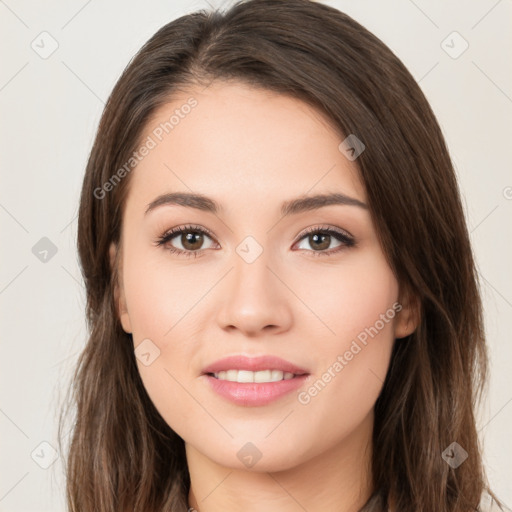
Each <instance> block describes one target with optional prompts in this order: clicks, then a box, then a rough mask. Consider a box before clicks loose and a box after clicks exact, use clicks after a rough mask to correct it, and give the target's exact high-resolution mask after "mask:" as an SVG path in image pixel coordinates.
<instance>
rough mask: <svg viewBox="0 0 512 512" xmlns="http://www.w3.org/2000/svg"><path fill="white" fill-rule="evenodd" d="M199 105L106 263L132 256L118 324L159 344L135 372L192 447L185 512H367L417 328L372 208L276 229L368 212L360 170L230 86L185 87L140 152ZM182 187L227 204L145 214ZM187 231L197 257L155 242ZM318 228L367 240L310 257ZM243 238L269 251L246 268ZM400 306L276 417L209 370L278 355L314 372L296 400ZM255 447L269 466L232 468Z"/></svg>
mask: <svg viewBox="0 0 512 512" xmlns="http://www.w3.org/2000/svg"><path fill="white" fill-rule="evenodd" d="M190 96H193V97H194V98H196V99H197V101H198V105H197V106H196V107H195V108H194V109H193V110H192V111H191V113H190V114H188V115H187V116H185V117H184V119H181V120H180V123H179V124H178V125H177V126H176V127H175V128H174V129H173V131H172V132H170V133H169V134H168V135H167V136H166V137H165V138H163V140H162V141H161V142H160V143H159V144H158V145H157V146H156V147H155V148H154V149H152V150H151V151H150V153H149V154H148V155H147V156H146V157H145V158H144V159H143V160H142V161H141V162H140V163H139V164H138V166H137V167H136V169H135V170H134V171H133V173H132V175H131V176H130V180H131V182H130V189H129V193H128V196H127V200H126V203H125V205H124V213H123V225H122V238H121V247H116V246H115V245H112V247H111V257H112V261H114V256H115V254H116V251H118V250H121V255H120V276H121V278H120V283H119V286H118V292H117V306H118V311H119V315H120V319H121V323H122V326H123V329H124V330H125V331H126V332H128V333H132V335H133V342H134V347H135V348H136V347H137V346H138V345H139V344H140V343H141V342H142V341H143V340H145V339H150V340H151V343H152V344H154V345H152V346H155V347H158V350H159V351H160V355H159V356H158V357H157V358H156V359H155V360H154V361H153V362H152V363H151V364H150V365H149V366H145V365H144V364H141V362H140V360H139V359H137V365H138V368H139V372H140V375H141V378H142V381H143V383H144V386H145V388H146V389H147V392H148V394H149V396H150V397H151V399H152V401H153V402H154V404H155V406H156V408H157V409H158V411H159V412H160V414H161V415H162V417H163V418H164V419H165V421H166V422H167V423H168V424H169V425H170V427H171V428H172V429H173V430H174V431H175V432H177V433H178V434H179V435H180V436H181V437H182V438H183V439H184V441H185V445H186V453H187V460H188V466H189V472H190V475H191V489H190V493H189V503H190V506H192V507H194V508H195V509H197V510H199V511H201V512H213V511H224V512H225V511H230V510H233V511H234V510H245V511H266V510H270V509H273V510H274V509H278V510H280V511H281V512H292V511H293V512H298V511H303V510H304V509H306V510H308V511H310V512H314V511H323V512H325V511H335V510H336V511H337V512H339V511H340V510H341V511H347V512H348V511H356V510H358V508H359V507H360V506H361V505H362V504H363V503H364V502H365V501H366V500H367V498H368V497H369V495H370V493H371V481H370V479H369V477H368V475H369V468H370V460H371V449H372V447H371V434H372V427H373V407H374V404H375V401H376V399H377V397H378V395H379V392H380V390H381V388H382V384H383V380H384V377H385V375H386V372H387V369H388V365H389V360H390V354H391V350H392V346H393V342H394V339H395V338H401V337H404V336H407V335H408V334H410V333H411V332H412V331H413V330H414V328H415V326H416V325H417V321H416V320H415V317H414V314H413V310H412V308H411V307H410V306H409V304H408V302H407V301H406V300H405V297H404V296H402V295H403V294H401V293H400V287H399V284H398V282H397V280H396V277H395V276H394V274H393V272H392V270H391V268H390V267H389V265H388V263H387V261H386V259H385V257H384V254H383V252H382V249H381V246H380V244H379V241H378V238H377V233H376V232H375V229H374V225H373V223H372V219H371V217H370V214H369V211H368V210H367V209H364V208H360V207H357V206H350V205H330V206H327V207H323V208H320V209H318V210H313V211H306V212H302V213H299V214H296V215H291V216H287V217H282V216H281V213H280V207H281V203H282V202H283V201H286V200H290V199H292V198H296V197H298V196H302V195H304V194H308V195H312V194H316V193H326V192H341V193H344V194H346V195H348V196H350V197H353V198H356V199H358V200H360V201H362V202H365V203H366V202H367V200H366V194H365V190H364V186H363V185H362V183H361V181H360V179H359V175H358V170H357V165H356V164H357V160H356V161H355V162H351V161H349V160H348V159H347V158H346V157H345V156H344V154H342V153H341V152H340V151H339V149H338V146H339V144H340V142H341V141H342V140H343V139H344V136H342V135H341V134H340V133H339V132H338V131H337V130H336V129H335V128H334V127H333V126H332V124H331V123H330V122H329V120H328V119H327V118H326V117H324V115H323V114H322V113H320V112H318V111H317V110H316V109H313V108H312V107H310V106H308V105H306V104H304V103H302V102H300V101H299V100H297V99H293V98H290V97H286V96H283V95H279V94H276V93H273V92H269V91H265V90H261V89H255V88H252V87H249V86H247V85H243V84H241V83H236V82H221V81H216V82H213V83H212V84H211V85H210V86H209V87H208V88H205V89H202V88H199V87H198V88H191V89H190V90H189V91H187V94H185V93H184V92H181V93H180V95H179V96H175V97H174V98H173V100H172V102H170V103H168V104H166V105H164V106H162V107H161V108H160V110H159V111H158V112H157V113H156V116H155V117H154V119H152V120H151V122H150V123H148V125H147V127H146V129H145V131H144V134H143V140H144V139H145V138H146V137H147V136H148V135H151V133H152V130H154V128H155V127H156V126H157V125H158V124H159V123H160V122H164V121H165V120H168V119H169V117H170V115H171V114H172V113H173V111H174V110H175V109H176V108H179V106H180V105H183V104H184V103H185V102H186V100H187V99H188V98H189V97H190ZM176 191H184V192H191V191H193V192H196V193H201V194H204V195H207V196H209V197H212V198H214V199H215V200H216V201H217V202H218V203H220V204H221V205H222V207H223V210H222V211H221V212H220V213H219V214H217V215H215V214H213V213H210V212H205V211H200V210H197V209H193V208H190V207H185V206H177V205H164V206H160V207H158V208H155V209H153V210H151V211H150V212H149V213H148V214H146V215H145V211H146V209H147V207H148V205H149V204H150V203H151V202H152V201H153V200H154V199H155V198H156V197H157V196H159V195H161V194H163V193H167V192H176ZM187 224H193V225H197V226H200V227H204V228H208V229H209V230H211V232H212V233H213V236H212V237H209V236H208V235H205V238H204V241H203V245H201V243H200V242H196V245H195V247H198V248H199V249H202V254H201V255H200V256H199V257H197V258H195V257H190V258H187V257H185V256H183V255H177V254H172V253H171V252H170V251H169V250H168V247H169V246H170V245H173V246H174V247H175V248H178V249H182V250H183V246H182V245H181V243H180V241H181V242H183V237H181V236H180V235H178V236H177V237H175V238H174V239H173V240H172V242H168V243H167V247H165V246H157V245H155V241H156V240H157V239H158V237H160V236H162V235H163V234H164V233H165V232H166V231H168V230H170V229H171V228H174V227H178V226H184V225H187ZM310 227H318V228H322V227H324V228H325V227H333V228H338V229H341V230H344V231H346V232H348V233H349V234H350V235H352V237H353V238H354V239H355V240H356V246H354V247H343V245H342V242H339V241H338V240H337V239H336V238H334V237H332V238H331V242H330V244H329V241H327V243H326V245H325V246H323V247H324V248H321V250H320V252H321V251H323V252H324V255H320V256H315V254H314V253H315V252H316V253H318V252H319V250H318V249H316V250H315V245H314V241H312V240H311V237H308V236H307V235H305V236H304V235H303V234H302V233H303V232H304V230H305V229H307V228H310ZM249 235H250V236H252V237H253V238H254V239H255V240H256V241H257V243H258V244H259V245H260V246H261V248H262V249H263V252H262V254H261V255H260V256H259V257H258V258H257V259H256V260H255V261H254V262H252V263H250V264H249V263H247V262H246V261H245V260H244V259H243V258H241V257H240V256H239V255H238V253H237V252H236V248H237V246H238V245H239V244H240V243H241V242H242V241H243V240H244V238H245V237H247V236H249ZM340 246H341V247H342V250H341V251H338V252H336V253H335V252H334V251H336V250H337V249H338V248H340ZM196 250H197V249H196ZM327 252H331V253H332V254H331V255H330V256H326V255H325V253H327ZM396 302H399V303H400V304H401V305H402V310H401V311H400V312H399V313H398V314H397V315H395V316H394V318H392V319H391V320H389V321H388V322H387V323H385V326H384V328H382V329H381V330H380V331H379V332H378V335H376V336H374V337H373V338H370V339H369V341H368V344H367V345H366V346H364V348H363V349H362V350H361V351H360V352H359V353H357V355H355V356H354V357H353V358H352V359H351V360H350V361H348V363H347V364H346V366H344V368H343V370H342V371H341V372H339V373H336V372H335V375H336V376H335V377H334V378H332V379H331V381H330V382H329V383H328V384H327V385H326V386H325V387H324V388H323V389H322V391H321V392H319V393H318V394H317V395H316V396H315V397H313V398H312V399H311V401H310V402H309V403H308V404H305V405H304V404H301V403H300V402H299V401H298V399H297V394H298V392H295V391H294V392H291V393H289V394H288V395H286V396H284V397H281V398H280V399H279V400H277V401H275V402H272V403H270V404H268V405H265V406H260V407H244V406H241V405H235V404H233V403H231V402H229V401H227V400H226V399H225V398H223V397H221V396H219V395H217V394H216V393H215V392H214V391H212V390H211V389H210V387H209V386H208V385H207V383H206V382H205V378H204V376H201V373H202V369H203V368H204V367H205V366H206V365H208V364H211V363H213V362H214V361H216V360H217V359H220V358H222V357H225V356H228V355H233V354H242V355H246V356H257V355H263V354H271V355H277V356H280V357H282V358H283V359H286V360H288V361H291V362H292V363H295V364H297V365H298V366H301V367H303V368H306V369H307V370H308V371H309V373H310V374H311V375H310V376H309V378H308V382H307V383H305V384H304V386H303V387H301V389H299V391H304V390H307V389H308V388H309V387H310V386H311V384H312V383H313V382H315V381H317V380H318V379H319V378H321V377H322V375H323V374H324V372H326V371H327V369H328V368H329V367H332V365H333V363H334V362H335V361H336V360H337V357H338V355H340V354H344V353H345V352H346V351H347V350H348V349H349V348H350V345H351V343H352V341H353V340H354V339H355V338H356V336H357V335H358V334H359V333H360V332H361V331H364V329H365V328H366V327H369V326H373V325H374V324H375V322H376V320H378V319H379V315H381V314H385V312H386V311H387V310H389V309H390V308H392V305H393V304H394V303H396ZM331 374H332V370H331ZM247 442H251V443H253V444H254V445H255V446H256V447H257V448H258V450H259V451H260V452H261V454H262V457H261V459H260V460H259V461H258V462H257V463H256V464H255V465H254V466H253V467H251V468H248V467H245V466H244V464H243V463H242V462H241V461H240V460H239V458H238V457H237V452H238V451H239V450H240V449H241V448H242V447H243V446H244V445H245V444H246V443H247Z"/></svg>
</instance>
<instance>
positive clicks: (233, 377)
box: [213, 370, 293, 382]
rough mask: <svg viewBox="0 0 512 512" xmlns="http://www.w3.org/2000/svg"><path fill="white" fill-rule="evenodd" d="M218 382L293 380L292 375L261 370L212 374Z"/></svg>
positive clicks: (279, 371) (277, 371)
mask: <svg viewBox="0 0 512 512" xmlns="http://www.w3.org/2000/svg"><path fill="white" fill-rule="evenodd" d="M213 375H214V377H215V378H217V379H220V380H229V381H231V382H277V381H279V380H289V379H293V373H290V372H282V371H281V370H262V371H259V372H251V371H249V370H227V371H223V372H219V373H214V374H213Z"/></svg>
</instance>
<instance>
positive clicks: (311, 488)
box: [185, 415, 373, 512]
mask: <svg viewBox="0 0 512 512" xmlns="http://www.w3.org/2000/svg"><path fill="white" fill-rule="evenodd" d="M372 428H373V416H372V415H370V416H369V417H368V418H367V419H365V421H364V422H363V424H361V425H359V427H358V428H357V430H356V431H354V432H353V433H352V434H351V435H350V436H348V437H346V438H344V439H343V440H342V441H341V442H340V443H339V444H338V445H336V446H334V447H331V448H330V449H329V450H328V451H326V452H323V453H320V454H318V455H316V456H315V457H313V458H310V459H307V460H304V461H303V462H301V463H300V464H298V465H296V466H293V467H290V468H288V469H284V470H279V471H259V472H258V471H256V470H255V469H256V468H257V466H255V468H254V470H243V469H238V468H232V467H226V466H222V465H219V464H217V463H216V462H214V461H212V460H211V459H209V458H208V457H206V456H205V455H204V454H202V453H200V452H199V451H197V450H196V449H195V448H193V447H192V446H190V445H189V444H186V445H185V446H186V453H187V462H188V468H189V474H190V482H191V485H190V490H189V495H188V500H189V506H190V507H191V508H192V509H193V510H196V511H197V512H221V511H222V512H230V511H239V510H244V511H245V512H261V511H266V510H272V509H278V510H279V511H280V512H292V511H293V512H297V511H299V510H301V509H302V510H307V511H308V512H357V511H358V510H359V509H360V508H361V507H362V506H363V505H364V504H365V503H366V501H367V500H368V498H369V497H370V495H371V492H372V485H371V474H370V468H371V433H372Z"/></svg>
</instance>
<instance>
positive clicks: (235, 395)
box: [201, 355, 309, 407]
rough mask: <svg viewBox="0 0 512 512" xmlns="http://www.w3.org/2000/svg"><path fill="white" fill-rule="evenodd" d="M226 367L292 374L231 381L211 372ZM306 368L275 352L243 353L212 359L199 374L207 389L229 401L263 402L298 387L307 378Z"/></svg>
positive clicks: (254, 404) (276, 398)
mask: <svg viewBox="0 0 512 512" xmlns="http://www.w3.org/2000/svg"><path fill="white" fill-rule="evenodd" d="M226 370H249V371H252V372H257V371H261V370H281V371H282V372H289V373H293V374H295V375H294V377H293V378H292V379H288V380H280V381H277V382H232V381H228V380H220V379H217V378H215V377H214V376H213V375H212V374H213V373H218V372H222V371H226ZM308 376H309V372H308V371H307V370H306V369H304V368H301V367H299V366H297V365H295V364H293V363H290V362H289V361H286V360H284V359H281V358H280V357H277V356H269V355H266V356H257V357H246V356H242V355H236V356H229V357H225V358H223V359H219V360H218V361H215V362H214V363H213V364H211V365H209V366H207V367H206V368H204V369H203V374H202V376H201V377H202V378H204V379H206V381H207V382H208V384H209V385H210V387H211V389H213V391H215V392H216V393H217V394H219V395H220V396H222V397H223V398H226V399H227V400H229V401H230V402H232V403H234V404H236V405H241V406H245V407H257V406H262V405H267V404H269V403H271V402H273V401H275V400H278V399H279V398H281V397H283V396H285V395H287V394H288V393H291V392H292V391H294V390H296V389H297V388H299V387H301V386H302V385H303V384H304V382H305V381H306V380H307V379H308Z"/></svg>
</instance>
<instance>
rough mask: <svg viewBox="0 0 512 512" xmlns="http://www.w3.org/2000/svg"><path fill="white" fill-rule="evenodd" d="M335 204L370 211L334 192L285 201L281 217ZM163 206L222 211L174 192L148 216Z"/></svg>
mask: <svg viewBox="0 0 512 512" xmlns="http://www.w3.org/2000/svg"><path fill="white" fill-rule="evenodd" d="M333 204H338V205H346V206H357V207H359V208H363V209H365V210H367V209H368V205H367V204H366V203H363V202H362V201H360V200H359V199H355V198H353V197H349V196H347V195H345V194H342V193H340V192H334V193H329V194H317V195H314V196H302V197H297V198H295V199H292V200H289V201H285V202H284V203H283V204H282V205H281V215H282V216H283V217H286V216H288V215H296V214H298V213H302V212H306V211H310V210H317V209H319V208H323V207H325V206H330V205H333ZM163 205H178V206H185V207H187V208H195V209H197V210H202V211H205V212H209V213H213V214H215V215H217V214H218V213H220V212H221V211H222V207H221V205H220V204H219V203H218V202H216V201H215V200H214V199H211V198H210V197H207V196H205V195H202V194H194V193H191V192H172V193H168V194H163V195H161V196H158V197H157V198H156V199H155V200H154V201H152V202H151V203H149V205H148V207H147V209H146V214H148V213H149V212H150V211H151V210H154V209H155V208H158V207H159V206H163Z"/></svg>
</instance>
